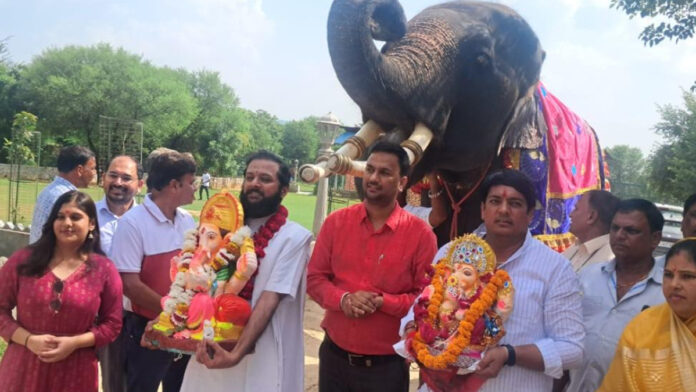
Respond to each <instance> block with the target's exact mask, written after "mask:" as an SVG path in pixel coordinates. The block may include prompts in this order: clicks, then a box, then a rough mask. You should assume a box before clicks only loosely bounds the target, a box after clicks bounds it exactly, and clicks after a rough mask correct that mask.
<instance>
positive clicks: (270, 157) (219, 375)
mask: <svg viewBox="0 0 696 392" xmlns="http://www.w3.org/2000/svg"><path fill="white" fill-rule="evenodd" d="M289 183H290V170H289V168H288V166H287V165H286V164H285V163H284V162H283V161H282V160H281V159H280V158H279V157H278V156H276V155H275V154H272V153H270V152H267V151H260V152H257V153H255V154H253V155H252V156H250V157H249V158H248V159H247V162H246V169H245V170H244V183H243V184H242V191H241V193H240V201H241V203H242V206H243V208H244V222H245V223H246V225H247V226H249V227H250V228H251V229H252V230H253V231H254V233H255V234H254V244H255V246H256V255H257V258H258V268H257V270H256V274H255V275H254V276H252V278H251V279H250V280H249V282H248V283H247V285H246V286H245V287H244V289H242V291H241V292H240V293H239V296H240V297H242V298H245V299H250V300H251V306H252V312H251V316H250V318H249V321H248V322H247V324H246V326H245V327H244V330H243V331H242V334H241V336H240V337H239V341H238V342H237V344H236V345H235V347H234V349H232V351H226V350H224V349H223V348H222V347H220V346H219V345H218V344H217V343H214V342H211V341H203V342H201V344H200V345H199V347H198V350H197V352H196V361H190V362H189V364H188V367H187V369H186V374H185V376H184V383H183V385H182V388H181V389H182V391H206V392H216V391H220V392H223V391H224V392H234V391H264V392H266V391H268V392H274V391H278V392H300V391H303V390H304V378H303V374H304V335H303V330H302V317H303V310H304V301H305V287H306V280H305V268H306V266H307V260H308V259H309V244H310V241H311V239H312V235H311V233H310V232H309V231H308V230H306V229H305V228H303V227H302V226H300V225H299V224H297V223H295V222H291V221H288V220H286V219H287V216H288V212H287V209H286V208H285V207H284V206H282V205H281V202H282V200H283V198H284V197H285V195H286V194H287V192H288V185H289Z"/></svg>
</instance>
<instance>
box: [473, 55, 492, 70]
mask: <svg viewBox="0 0 696 392" xmlns="http://www.w3.org/2000/svg"><path fill="white" fill-rule="evenodd" d="M490 63H491V58H490V56H488V55H487V54H486V53H479V55H478V56H476V65H478V66H479V67H482V68H486V67H488V66H489V65H490Z"/></svg>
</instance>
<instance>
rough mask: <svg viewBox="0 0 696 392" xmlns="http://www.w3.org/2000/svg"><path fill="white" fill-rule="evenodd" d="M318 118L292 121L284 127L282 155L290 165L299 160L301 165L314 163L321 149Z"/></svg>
mask: <svg viewBox="0 0 696 392" xmlns="http://www.w3.org/2000/svg"><path fill="white" fill-rule="evenodd" d="M316 124H317V119H316V117H307V118H304V119H302V120H298V121H290V122H288V123H285V124H284V125H283V138H282V144H283V147H282V149H281V155H282V156H283V158H285V160H286V161H287V162H288V164H292V161H294V160H295V159H297V161H298V162H299V163H300V164H303V163H311V162H314V160H315V159H316V156H317V150H318V149H319V135H318V134H317V125H316Z"/></svg>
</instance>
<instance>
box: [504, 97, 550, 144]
mask: <svg viewBox="0 0 696 392" xmlns="http://www.w3.org/2000/svg"><path fill="white" fill-rule="evenodd" d="M538 94H539V93H538V92H537V89H536V85H535V86H534V87H533V88H532V89H530V92H529V93H528V94H526V95H524V96H523V97H521V98H520V99H519V100H518V101H517V104H516V105H515V109H514V111H513V114H512V116H511V117H510V121H508V123H507V126H506V128H505V131H504V132H503V136H502V137H501V138H500V144H499V145H498V154H500V151H501V150H502V149H503V148H525V149H535V148H538V147H539V146H541V144H542V143H543V141H544V135H546V131H547V129H546V122H545V121H544V114H543V112H542V111H541V108H540V104H539V102H540V101H539V96H538Z"/></svg>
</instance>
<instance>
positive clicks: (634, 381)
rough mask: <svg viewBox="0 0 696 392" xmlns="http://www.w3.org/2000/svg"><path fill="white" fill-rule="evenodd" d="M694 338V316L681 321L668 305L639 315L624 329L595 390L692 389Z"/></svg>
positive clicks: (695, 383)
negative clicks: (611, 358) (604, 374)
mask: <svg viewBox="0 0 696 392" xmlns="http://www.w3.org/2000/svg"><path fill="white" fill-rule="evenodd" d="M695 335H696V316H695V317H692V318H691V319H689V320H688V321H686V322H683V321H682V320H681V319H679V317H677V316H676V315H675V314H674V312H672V309H671V308H670V307H669V305H668V304H667V303H665V304H662V305H659V306H656V307H653V308H650V309H647V310H645V311H643V312H641V313H640V314H639V315H638V316H636V317H635V318H634V319H633V320H632V321H631V322H630V323H629V324H628V325H627V326H626V329H625V330H624V332H623V335H621V339H620V340H619V344H618V346H617V347H616V354H615V355H614V360H613V361H612V363H611V366H610V367H609V372H608V373H607V375H606V377H604V382H603V383H602V386H601V387H600V388H599V389H598V390H597V391H598V392H617V391H622V392H650V391H660V392H666V391H686V390H688V389H687V388H686V387H687V386H688V387H689V388H694V387H695V386H696V336H695ZM691 390H693V389H691Z"/></svg>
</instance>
